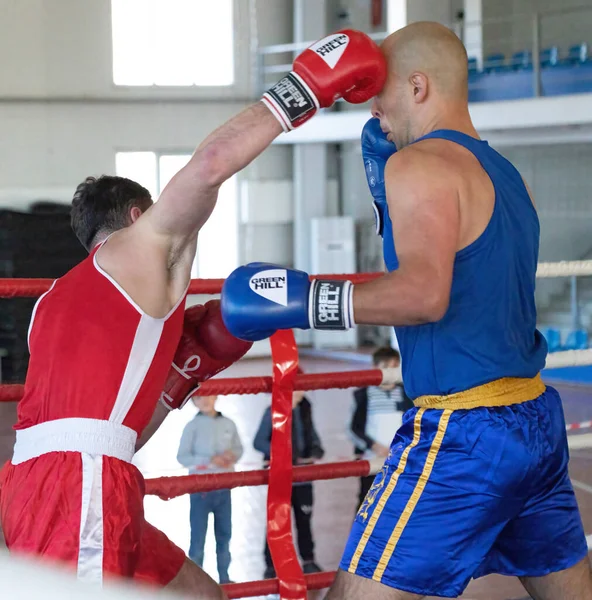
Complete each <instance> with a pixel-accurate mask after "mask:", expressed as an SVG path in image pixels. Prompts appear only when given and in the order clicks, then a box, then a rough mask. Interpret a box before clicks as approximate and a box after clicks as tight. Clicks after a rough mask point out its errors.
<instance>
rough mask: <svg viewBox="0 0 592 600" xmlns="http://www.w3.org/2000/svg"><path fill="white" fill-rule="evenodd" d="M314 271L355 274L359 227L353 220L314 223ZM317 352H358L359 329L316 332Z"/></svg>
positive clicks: (315, 345)
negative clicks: (321, 349) (325, 349)
mask: <svg viewBox="0 0 592 600" xmlns="http://www.w3.org/2000/svg"><path fill="white" fill-rule="evenodd" d="M310 243H311V271H312V273H313V274H315V275H316V274H323V273H324V274H327V273H328V274H340V273H354V272H355V270H356V249H355V248H356V245H355V224H354V220H353V218H352V217H322V218H316V219H311V236H310ZM312 339H313V346H314V347H315V348H355V347H356V346H357V332H356V329H355V327H354V328H353V329H349V330H347V331H314V332H313V338H312Z"/></svg>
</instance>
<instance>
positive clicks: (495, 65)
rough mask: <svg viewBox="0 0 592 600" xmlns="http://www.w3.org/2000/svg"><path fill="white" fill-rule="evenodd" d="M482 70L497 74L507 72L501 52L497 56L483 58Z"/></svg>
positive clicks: (491, 55) (504, 57)
mask: <svg viewBox="0 0 592 600" xmlns="http://www.w3.org/2000/svg"><path fill="white" fill-rule="evenodd" d="M483 70H484V71H485V72H486V73H499V72H501V71H507V70H508V66H507V65H506V56H505V55H504V54H502V53H501V52H500V53H497V54H490V55H489V56H487V57H486V58H485V62H484V64H483Z"/></svg>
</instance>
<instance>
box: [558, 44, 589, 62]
mask: <svg viewBox="0 0 592 600" xmlns="http://www.w3.org/2000/svg"><path fill="white" fill-rule="evenodd" d="M587 61H588V44H587V43H586V42H583V43H582V44H576V45H575V46H571V47H570V49H569V52H568V54H567V58H566V59H565V60H564V61H562V62H566V63H567V64H570V65H575V64H578V63H585V62H587Z"/></svg>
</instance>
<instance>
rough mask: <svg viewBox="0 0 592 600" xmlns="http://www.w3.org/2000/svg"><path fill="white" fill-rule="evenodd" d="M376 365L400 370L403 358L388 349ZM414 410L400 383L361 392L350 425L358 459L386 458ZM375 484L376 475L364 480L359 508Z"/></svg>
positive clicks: (382, 351) (378, 354) (375, 360)
mask: <svg viewBox="0 0 592 600" xmlns="http://www.w3.org/2000/svg"><path fill="white" fill-rule="evenodd" d="M372 362H373V363H374V366H375V367H377V368H379V369H393V368H397V367H399V365H400V364H401V357H400V355H399V352H398V351H397V350H395V349H393V348H391V347H390V346H385V347H382V348H379V349H378V350H376V351H375V352H374V354H373V355H372ZM412 407H413V402H411V400H410V399H409V398H408V397H407V396H406V394H405V389H404V388H403V385H402V384H400V383H397V384H386V385H385V384H383V385H379V386H370V387H364V388H360V389H357V390H356V391H355V392H354V406H353V413H352V418H351V422H350V425H349V429H350V434H351V436H352V437H353V439H354V443H355V452H356V455H358V456H359V457H363V458H364V459H371V458H374V457H376V456H378V457H381V458H383V457H384V458H386V457H387V456H388V453H389V448H390V445H391V442H392V440H393V438H394V437H395V433H396V431H397V429H399V427H400V426H401V423H402V420H403V414H404V413H405V411H407V410H408V409H409V408H412ZM373 481H374V475H367V476H366V477H361V478H360V494H359V502H358V508H359V506H361V504H362V502H363V501H364V498H365V497H366V494H367V493H368V490H369V489H370V487H371V486H372V483H373Z"/></svg>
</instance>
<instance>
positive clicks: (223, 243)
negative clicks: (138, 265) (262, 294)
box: [115, 152, 238, 278]
mask: <svg viewBox="0 0 592 600" xmlns="http://www.w3.org/2000/svg"><path fill="white" fill-rule="evenodd" d="M190 158H191V155H190V154H158V153H156V152H118V153H117V154H116V155H115V169H116V172H117V175H120V176H121V177H129V178H130V179H133V180H134V181H137V182H138V183H139V184H141V185H143V186H144V187H145V188H147V189H148V190H149V191H150V193H151V194H152V196H153V198H155V199H156V198H158V196H159V195H160V193H161V192H162V190H163V189H164V188H165V186H166V185H167V183H168V182H169V181H170V180H171V179H172V177H173V176H174V175H175V173H177V171H179V170H180V169H182V168H183V167H184V166H185V165H186V164H187V162H188V161H189V159H190ZM237 266H238V186H237V182H236V177H232V178H231V179H229V180H228V181H226V182H225V183H224V184H223V185H222V187H221V188H220V192H219V194H218V202H217V203H216V208H215V209H214V212H213V213H212V214H211V216H210V218H209V219H208V221H207V223H206V224H205V225H204V226H203V228H202V230H201V231H200V232H199V238H198V243H197V256H196V259H195V263H194V264H193V273H192V276H193V277H203V278H223V277H227V276H228V275H230V273H231V271H232V270H233V269H236V267H237Z"/></svg>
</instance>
